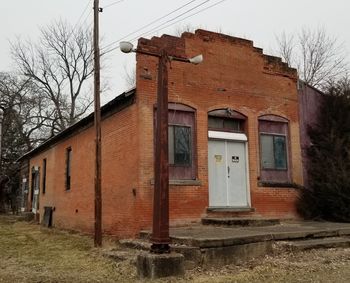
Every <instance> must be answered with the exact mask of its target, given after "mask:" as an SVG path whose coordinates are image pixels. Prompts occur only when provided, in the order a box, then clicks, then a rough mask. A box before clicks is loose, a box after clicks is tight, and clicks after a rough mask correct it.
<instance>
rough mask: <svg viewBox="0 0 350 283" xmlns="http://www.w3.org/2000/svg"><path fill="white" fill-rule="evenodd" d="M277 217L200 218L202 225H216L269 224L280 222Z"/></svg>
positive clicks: (256, 225) (257, 225) (258, 225)
mask: <svg viewBox="0 0 350 283" xmlns="http://www.w3.org/2000/svg"><path fill="white" fill-rule="evenodd" d="M280 223H281V221H280V219H278V218H258V217H204V218H202V224H203V225H218V226H243V227H245V226H255V227H261V226H271V225H277V224H280Z"/></svg>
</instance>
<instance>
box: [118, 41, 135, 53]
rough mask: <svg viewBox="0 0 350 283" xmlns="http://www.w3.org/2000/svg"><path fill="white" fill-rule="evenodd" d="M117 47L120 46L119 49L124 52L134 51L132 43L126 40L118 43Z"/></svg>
mask: <svg viewBox="0 0 350 283" xmlns="http://www.w3.org/2000/svg"><path fill="white" fill-rule="evenodd" d="M119 48H120V51H121V52H124V53H130V52H132V51H134V50H133V48H134V45H132V43H131V42H128V41H121V42H120V44H119Z"/></svg>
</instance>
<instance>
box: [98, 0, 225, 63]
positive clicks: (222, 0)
mask: <svg viewBox="0 0 350 283" xmlns="http://www.w3.org/2000/svg"><path fill="white" fill-rule="evenodd" d="M225 1H227V0H221V1H219V2H216V3H214V4H212V5H210V6H207V7H205V8H203V9H201V10H199V11H197V12H195V13H192V14H191V15H188V16H186V17H184V18H182V19H179V20H177V21H175V22H173V23H170V24H168V25H166V26H162V25H164V24H165V23H163V24H161V25H159V26H158V27H160V26H162V27H160V28H158V27H157V28H158V29H156V28H153V29H151V30H149V31H147V32H145V33H142V34H140V35H138V36H137V37H134V38H132V39H131V40H129V41H130V42H133V41H135V40H137V39H138V38H140V37H141V36H145V35H148V34H150V33H154V32H158V31H160V30H163V29H165V28H168V27H170V26H172V25H174V24H177V23H179V22H181V21H184V20H186V19H188V18H190V17H193V16H195V15H197V14H199V13H202V12H204V11H206V10H208V9H210V8H212V7H215V6H217V5H219V4H221V3H223V2H225ZM123 39H124V38H123ZM120 40H122V39H120ZM118 48H119V44H118V45H117V46H116V47H113V48H111V49H109V50H107V51H105V52H103V53H102V54H101V56H103V55H105V54H107V53H110V52H112V51H113V50H115V49H118Z"/></svg>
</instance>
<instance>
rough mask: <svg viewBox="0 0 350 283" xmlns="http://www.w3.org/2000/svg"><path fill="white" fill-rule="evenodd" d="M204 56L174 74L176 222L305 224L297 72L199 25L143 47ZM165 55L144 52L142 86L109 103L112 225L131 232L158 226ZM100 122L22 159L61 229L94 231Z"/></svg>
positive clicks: (38, 199)
mask: <svg viewBox="0 0 350 283" xmlns="http://www.w3.org/2000/svg"><path fill="white" fill-rule="evenodd" d="M165 46H168V47H170V48H171V49H172V50H173V52H175V53H176V55H177V56H181V57H192V56H194V55H197V54H203V57H204V61H203V63H202V64H200V65H197V66H194V65H191V64H184V63H181V62H176V61H172V62H171V63H170V67H169V131H168V134H169V163H170V165H169V166H170V179H171V180H170V223H171V225H179V224H184V223H189V222H193V221H195V222H198V221H200V219H201V217H203V216H205V215H206V214H207V213H215V212H216V211H222V210H225V211H230V212H234V213H236V214H237V215H240V213H242V214H244V215H254V216H262V217H281V218H291V217H296V211H295V205H294V203H295V200H296V195H297V191H296V187H297V185H299V184H302V183H303V177H302V174H303V170H302V162H301V147H300V132H299V117H298V113H299V112H298V90H297V74H296V70H294V69H291V68H289V67H288V66H287V65H286V64H284V63H282V62H281V60H280V59H279V58H276V57H272V56H268V55H264V54H263V52H262V49H260V48H256V47H254V46H253V42H252V41H249V40H245V39H240V38H235V37H231V36H226V35H223V34H218V33H213V32H208V31H204V30H197V31H196V32H195V34H192V33H184V34H183V35H182V36H181V37H180V38H178V37H172V36H167V35H164V36H162V37H160V38H158V37H154V38H152V39H151V40H147V39H140V40H139V43H138V49H139V50H148V51H152V50H158V49H159V48H160V47H165ZM157 63H158V61H157V58H155V57H150V56H147V55H143V54H137V70H136V77H137V84H136V89H134V90H131V91H128V92H125V93H123V94H121V95H119V96H117V97H116V98H115V99H114V100H112V101H110V102H109V103H108V104H107V105H105V106H104V107H103V108H102V115H103V122H102V162H103V165H102V194H103V230H104V232H105V233H108V234H114V235H117V236H119V237H126V236H133V235H135V234H136V233H137V232H138V231H139V230H140V229H142V228H149V227H150V226H151V219H152V199H153V198H152V196H153V180H154V170H153V168H154V124H155V112H156V111H157V109H156V107H155V103H156V91H157ZM92 125H93V116H92V115H90V116H88V117H86V118H84V119H83V120H81V121H80V122H78V123H77V124H75V125H73V126H72V127H70V128H68V129H67V130H65V131H63V132H62V133H60V134H59V135H57V136H56V137H54V138H52V139H50V140H48V141H47V142H45V143H44V144H42V145H41V146H39V147H38V148H36V149H34V150H33V151H32V152H30V153H28V154H26V155H25V156H23V157H22V160H29V168H30V174H29V175H30V176H29V184H30V186H29V187H30V190H29V193H28V209H33V211H34V212H36V213H37V214H39V217H38V218H39V219H41V218H42V215H43V209H44V207H52V208H53V218H52V220H53V225H55V226H57V227H62V228H66V229H75V230H81V231H86V232H92V230H93V225H94V185H93V183H94V180H93V178H94V131H93V127H92Z"/></svg>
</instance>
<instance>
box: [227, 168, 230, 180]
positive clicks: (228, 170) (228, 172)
mask: <svg viewBox="0 0 350 283" xmlns="http://www.w3.org/2000/svg"><path fill="white" fill-rule="evenodd" d="M227 174H228V177H229V178H230V166H227Z"/></svg>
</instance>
